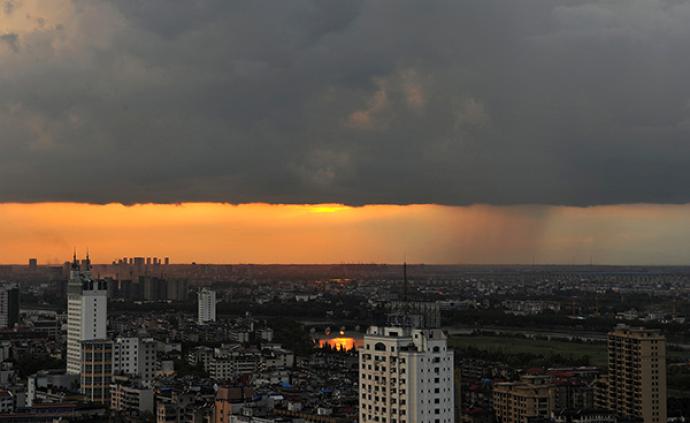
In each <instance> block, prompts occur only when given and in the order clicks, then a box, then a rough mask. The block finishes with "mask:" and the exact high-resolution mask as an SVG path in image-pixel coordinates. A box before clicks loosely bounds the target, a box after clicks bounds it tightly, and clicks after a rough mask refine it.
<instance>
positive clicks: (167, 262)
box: [165, 257, 170, 266]
mask: <svg viewBox="0 0 690 423" xmlns="http://www.w3.org/2000/svg"><path fill="white" fill-rule="evenodd" d="M169 264H170V257H166V258H165V265H166V266H167V265H169Z"/></svg>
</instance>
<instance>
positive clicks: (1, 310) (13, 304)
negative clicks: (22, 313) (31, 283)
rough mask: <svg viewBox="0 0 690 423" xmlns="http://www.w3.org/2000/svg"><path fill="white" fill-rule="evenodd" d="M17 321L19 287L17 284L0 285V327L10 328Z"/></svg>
mask: <svg viewBox="0 0 690 423" xmlns="http://www.w3.org/2000/svg"><path fill="white" fill-rule="evenodd" d="M18 322H19V287H18V286H17V284H4V285H2V286H0V329H4V328H12V327H14V325H16V324H17V323H18Z"/></svg>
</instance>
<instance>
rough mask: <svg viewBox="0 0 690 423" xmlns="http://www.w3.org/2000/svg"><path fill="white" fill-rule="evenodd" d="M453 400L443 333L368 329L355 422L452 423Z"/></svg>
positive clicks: (450, 354)
mask: <svg viewBox="0 0 690 423" xmlns="http://www.w3.org/2000/svg"><path fill="white" fill-rule="evenodd" d="M453 402H454V392H453V352H452V351H451V350H449V349H448V343H447V337H446V335H445V334H444V333H443V331H441V330H440V329H411V328H404V327H378V326H372V327H370V328H369V330H368V331H367V334H366V335H365V337H364V346H363V347H362V348H361V349H360V350H359V421H360V423H369V422H377V423H381V422H387V423H452V422H454V405H453Z"/></svg>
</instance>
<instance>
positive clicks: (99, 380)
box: [79, 339, 113, 404]
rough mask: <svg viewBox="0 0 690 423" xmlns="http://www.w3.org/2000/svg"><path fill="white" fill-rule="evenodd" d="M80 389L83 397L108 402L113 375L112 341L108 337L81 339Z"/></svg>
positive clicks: (102, 402)
mask: <svg viewBox="0 0 690 423" xmlns="http://www.w3.org/2000/svg"><path fill="white" fill-rule="evenodd" d="M81 347H82V349H81V357H82V358H81V369H80V372H79V378H80V381H81V383H80V389H81V393H82V395H84V399H85V400H87V401H90V402H97V403H100V404H108V403H110V382H111V381H112V377H113V342H112V341H111V340H109V339H102V340H95V339H94V340H89V341H82V343H81Z"/></svg>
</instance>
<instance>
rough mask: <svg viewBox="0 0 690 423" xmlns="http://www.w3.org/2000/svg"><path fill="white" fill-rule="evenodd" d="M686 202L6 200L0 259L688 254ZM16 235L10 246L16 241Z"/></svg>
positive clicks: (578, 258) (626, 257)
mask: <svg viewBox="0 0 690 423" xmlns="http://www.w3.org/2000/svg"><path fill="white" fill-rule="evenodd" d="M689 212H690V206H687V205H683V206H656V205H631V206H600V207H589V208H575V207H539V206H515V207H493V206H470V207H447V206H437V205H409V206H395V205H370V206H363V207H348V206H344V205H338V204H320V205H268V204H242V205H230V204H222V203H183V204H179V205H155V204H144V205H133V206H124V205H121V204H108V205H90V204H77V203H36V204H13V203H8V204H0V239H1V240H2V243H0V262H2V263H24V262H25V261H26V259H27V258H28V257H37V258H38V259H39V261H40V262H41V263H62V262H64V261H65V260H66V259H67V258H68V257H69V256H70V255H71V252H72V249H73V248H75V247H76V248H77V249H78V250H81V251H83V250H85V249H86V248H89V249H90V251H91V252H92V255H93V257H94V259H95V260H96V261H97V262H100V263H108V262H110V261H112V260H113V259H116V258H119V257H123V256H133V255H142V256H144V255H146V256H169V257H171V258H172V260H173V262H177V263H189V262H192V261H196V262H200V263H343V262H350V263H357V262H366V263H370V262H388V263H397V262H401V261H402V260H403V258H404V257H407V259H408V260H411V261H414V262H425V263H451V264H455V263H460V264H462V263H478V264H482V263H525V264H529V263H533V262H536V263H566V264H567V263H572V264H586V263H589V262H590V260H592V261H593V262H595V263H596V262H599V263H608V264H610V263H641V264H644V263H649V262H651V261H653V262H658V263H670V264H674V263H683V262H687V261H689V260H690V251H689V250H688V248H687V247H686V246H685V245H684V243H683V242H682V241H683V237H686V236H688V235H690V217H689V216H690V213H689ZM10 245H11V246H12V248H11V249H10V248H9V246H10Z"/></svg>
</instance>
